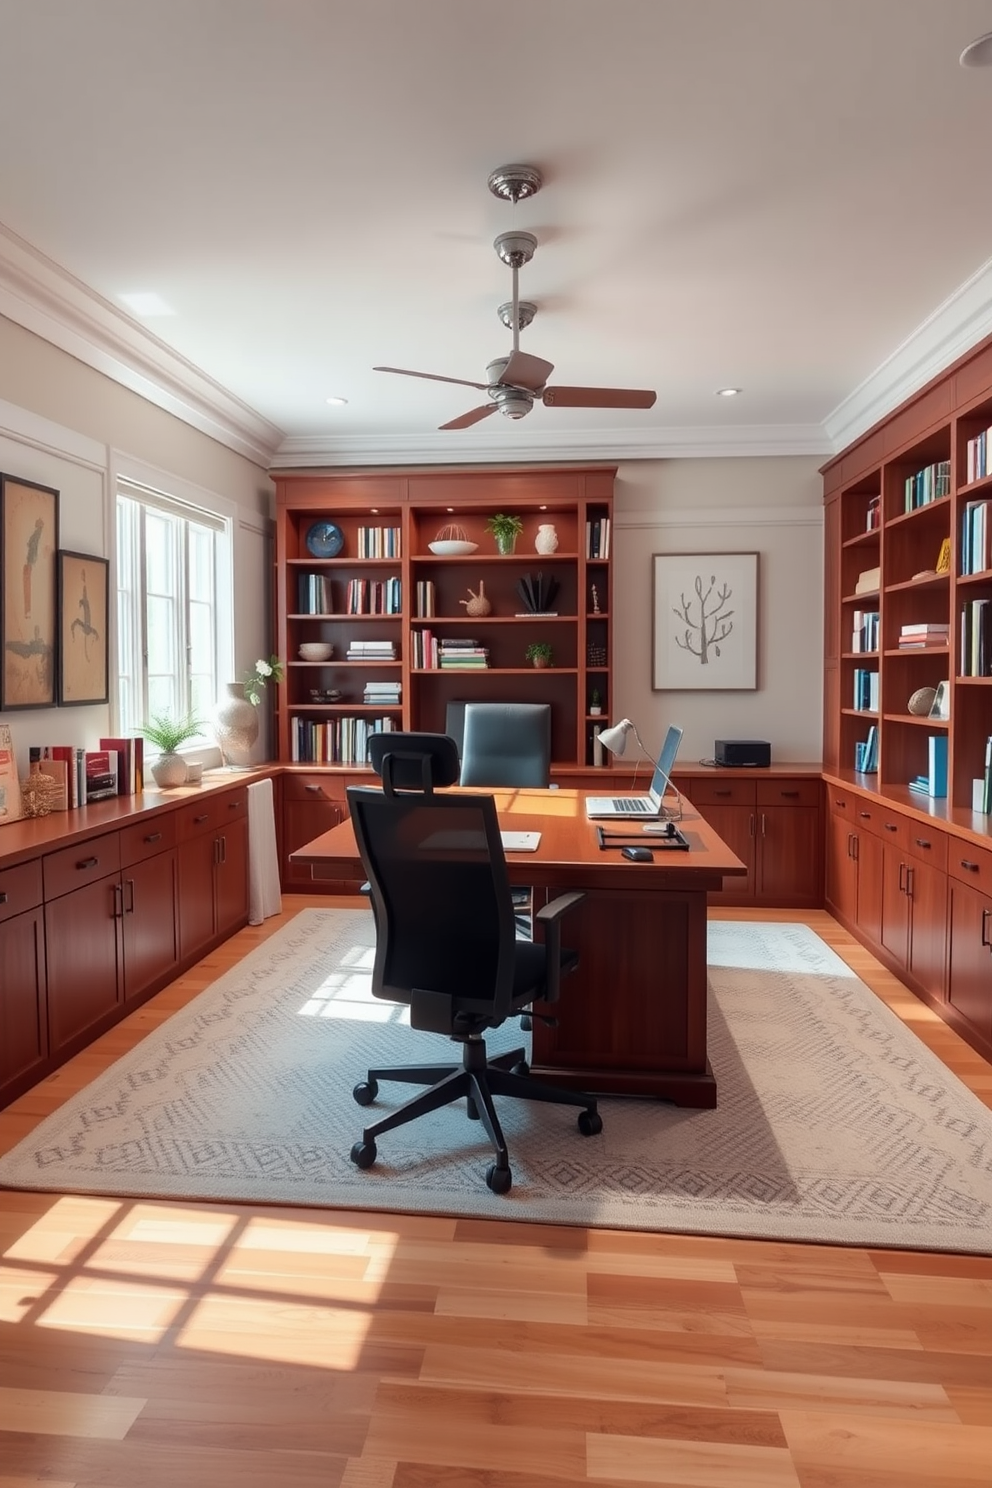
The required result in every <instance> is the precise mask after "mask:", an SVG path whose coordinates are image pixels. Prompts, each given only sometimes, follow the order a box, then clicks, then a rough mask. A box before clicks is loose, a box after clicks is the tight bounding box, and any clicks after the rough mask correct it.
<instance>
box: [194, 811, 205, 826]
mask: <svg viewBox="0 0 992 1488" xmlns="http://www.w3.org/2000/svg"><path fill="white" fill-rule="evenodd" d="M207 816H208V813H207V812H206V811H205V812H204V813H203V815H202V816H194V818H193V825H194V827H198V826H199V825H200V823H201V822H205V821H206V820H207Z"/></svg>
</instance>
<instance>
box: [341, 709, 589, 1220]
mask: <svg viewBox="0 0 992 1488" xmlns="http://www.w3.org/2000/svg"><path fill="white" fill-rule="evenodd" d="M442 737H444V736H442ZM447 743H448V744H449V745H450V747H451V749H452V750H454V748H455V746H454V744H453V742H452V741H451V740H448V741H447ZM455 752H456V753H457V751H455ZM380 765H381V773H382V785H383V788H382V790H381V791H378V790H371V789H369V788H368V787H364V786H350V787H349V788H348V793H347V794H348V805H349V808H350V811H351V818H352V822H353V824H354V828H355V837H356V840H357V842H358V847H359V851H360V852H361V855H362V862H363V864H364V867H365V871H366V873H367V875H368V879H369V885H370V890H371V895H372V905H373V910H374V914H375V922H376V949H375V964H374V968H373V972H372V991H373V993H374V994H375V996H376V997H383V998H386V999H388V1000H389V1001H391V1002H401V1003H408V1004H409V1006H410V1024H411V1026H412V1027H413V1028H417V1029H425V1030H428V1031H430V1032H433V1033H439V1034H444V1035H446V1036H447V1037H448V1038H449V1039H452V1040H454V1042H456V1043H459V1044H461V1046H462V1059H461V1063H460V1064H432V1065H418V1066H404V1067H400V1068H393V1069H370V1070H369V1071H368V1074H367V1076H366V1078H365V1079H364V1080H362V1081H360V1082H359V1084H358V1085H356V1086H355V1092H354V1093H355V1099H356V1101H357V1102H358V1103H359V1105H363V1106H365V1105H370V1104H371V1102H372V1101H374V1100H375V1098H376V1096H377V1094H378V1091H379V1081H380V1080H399V1081H401V1082H403V1083H405V1084H417V1085H419V1084H424V1085H427V1086H429V1088H428V1089H427V1090H425V1091H422V1092H421V1093H420V1094H419V1095H416V1096H414V1097H413V1098H412V1099H411V1100H409V1101H407V1102H406V1103H405V1104H404V1105H402V1106H400V1107H399V1109H398V1110H396V1111H393V1112H391V1113H390V1114H389V1115H387V1116H384V1117H382V1119H381V1120H379V1121H376V1122H373V1123H372V1124H371V1125H370V1126H367V1127H366V1128H365V1131H364V1132H363V1134H362V1139H361V1141H359V1142H356V1143H355V1145H354V1147H353V1148H352V1149H351V1158H352V1161H353V1162H354V1163H355V1164H356V1165H357V1166H358V1167H360V1168H368V1167H371V1165H372V1164H373V1163H374V1162H375V1160H376V1156H377V1148H376V1139H377V1138H378V1137H380V1136H382V1135H383V1133H385V1132H387V1131H391V1130H392V1129H393V1128H394V1127H398V1126H404V1125H406V1124H407V1122H410V1121H415V1120H416V1119H417V1118H418V1117H420V1116H424V1115H426V1114H427V1113H428V1112H430V1111H435V1110H438V1109H439V1108H440V1107H442V1106H446V1105H449V1104H450V1103H451V1102H452V1101H455V1100H458V1099H460V1098H461V1097H462V1096H465V1097H466V1100H467V1108H468V1114H469V1116H470V1117H472V1118H476V1119H481V1121H482V1124H483V1126H484V1127H485V1129H486V1131H487V1132H488V1134H489V1139H490V1141H491V1142H492V1144H493V1148H494V1149H495V1153H496V1158H495V1161H494V1162H493V1163H492V1164H491V1165H490V1167H489V1169H488V1171H487V1173H486V1182H487V1183H488V1185H489V1187H490V1188H491V1189H492V1191H493V1192H494V1193H506V1192H508V1190H509V1188H510V1185H511V1182H512V1175H511V1172H510V1163H509V1157H508V1154H507V1150H506V1142H505V1139H504V1137H503V1132H502V1129H501V1127H500V1123H499V1118H498V1116H497V1114H496V1108H495V1105H494V1103H493V1097H494V1096H496V1095H504V1096H514V1097H517V1098H522V1099H524V1100H533V1101H547V1102H551V1103H554V1104H556V1105H568V1106H579V1107H581V1108H582V1109H581V1111H580V1114H579V1130H580V1132H582V1134H583V1135H584V1136H594V1135H595V1134H596V1133H597V1132H600V1131H602V1126H603V1124H602V1120H601V1118H600V1115H599V1112H598V1110H597V1107H596V1101H595V1098H594V1097H593V1096H590V1095H585V1094H581V1093H579V1092H573V1091H566V1090H561V1089H558V1088H557V1087H556V1086H552V1085H544V1084H542V1083H540V1082H539V1081H537V1080H532V1079H530V1077H529V1070H528V1066H527V1062H526V1051H525V1050H524V1049H522V1048H520V1049H514V1050H512V1051H511V1052H510V1053H508V1054H500V1055H498V1056H497V1057H495V1058H494V1059H492V1060H490V1059H489V1058H488V1056H487V1052H486V1045H485V1039H484V1034H485V1031H486V1029H487V1028H498V1027H499V1026H500V1024H502V1023H503V1022H505V1021H506V1019H507V1018H509V1017H512V1016H514V1015H515V1014H517V1013H519V1011H520V1010H521V1009H522V1008H525V1007H527V1006H529V1004H531V1003H532V1002H534V1001H535V1000H538V999H540V1000H542V1001H546V1002H554V1001H556V1000H557V998H558V994H559V986H560V981H561V978H562V976H563V975H565V974H566V973H568V972H570V971H572V970H574V968H575V967H576V966H577V964H578V957H577V955H576V954H575V952H573V951H568V950H565V949H563V948H562V945H561V928H560V921H561V918H562V916H563V915H564V914H565V913H566V911H567V910H569V909H571V908H572V907H573V905H575V904H577V903H579V901H580V900H581V899H582V898H583V895H582V894H579V893H573V894H564V895H562V896H561V897H560V898H559V899H556V900H555V901H554V903H552V904H549V905H547V906H545V908H543V909H542V910H541V911H540V912H539V914H538V916H537V919H538V922H539V924H540V925H541V926H542V927H543V930H544V940H543V942H532V941H518V940H517V939H516V938H515V935H514V925H513V906H512V901H511V897H510V884H509V879H508V877H507V871H506V862H505V859H504V857H503V846H502V842H501V841H500V835H499V824H498V821H497V817H496V807H495V803H494V801H493V799H492V797H491V796H484V795H459V794H453V795H436V794H435V793H434V791H433V769H434V767H433V765H432V764H431V763H428V764H425V765H422V766H421V781H420V785H419V786H414V787H413V788H411V789H403V788H402V787H400V786H399V785H398V781H399V780H400V779H401V778H403V779H404V780H405V781H410V780H412V779H413V778H414V776H415V774H416V768H417V767H416V764H415V762H414V759H413V757H412V755H411V753H410V752H409V751H404V757H403V758H402V759H399V758H396V759H394V757H392V756H391V755H390V754H389V752H388V750H387V751H386V752H385V753H384V754H383V755H382V756H381V758H380ZM410 771H413V774H412V775H411V774H410V773H409V772H410Z"/></svg>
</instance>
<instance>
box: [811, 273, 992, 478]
mask: <svg viewBox="0 0 992 1488" xmlns="http://www.w3.org/2000/svg"><path fill="white" fill-rule="evenodd" d="M990 332H992V258H990V259H987V260H986V261H985V263H983V264H982V266H981V268H979V269H977V270H976V272H975V273H974V274H972V276H971V278H970V279H966V280H965V282H964V283H963V284H961V285H959V286H958V288H957V289H956V290H954V292H953V294H950V295H948V297H947V299H946V300H944V301H943V303H942V304H940V305H938V306H937V308H936V310H934V311H933V313H932V314H931V315H928V316H927V318H926V320H924V321H923V322H922V323H921V324H920V325H918V326H917V327H916V330H915V331H913V332H912V333H911V334H910V335H909V336H907V337H906V340H905V341H903V342H902V344H901V345H900V346H897V347H896V349H895V351H894V352H892V354H891V356H888V357H886V359H885V361H884V362H883V363H882V364H881V366H880V367H877V368H876V369H875V371H874V372H872V373H871V375H870V376H869V377H866V378H865V380H864V382H862V383H861V384H860V385H859V386H858V387H856V388H855V389H854V392H853V393H850V394H849V395H848V397H846V398H845V399H844V400H843V402H842V403H838V405H837V407H836V408H835V409H834V410H833V412H832V413H830V414H828V415H827V417H826V418H825V419H824V421H823V428H824V430H825V432H826V434H827V436H828V438H829V440H830V442H831V445H832V453H834V454H838V453H839V452H840V451H841V450H842V449H846V448H847V447H848V445H849V444H853V443H854V441H855V440H856V439H860V437H861V435H862V434H864V433H865V432H866V430H868V429H870V428H872V426H873V425H875V424H877V423H878V422H879V421H880V420H881V419H884V418H885V417H886V416H887V415H888V414H890V413H892V412H893V410H894V409H896V408H898V407H899V405H900V404H901V403H904V402H905V400H906V399H907V398H909V397H911V396H912V395H913V393H916V392H919V390H920V388H922V387H925V386H926V384H927V383H928V382H930V380H931V379H932V378H934V377H936V376H938V374H939V373H941V372H943V371H944V369H945V368H946V367H949V366H950V365H951V363H952V362H955V361H957V359H958V357H960V356H963V355H964V354H965V352H967V351H969V350H970V349H971V347H972V346H975V345H976V344H977V343H978V342H979V341H981V340H982V339H983V338H984V337H985V336H987V335H989V333H990Z"/></svg>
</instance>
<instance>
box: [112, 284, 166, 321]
mask: <svg viewBox="0 0 992 1488" xmlns="http://www.w3.org/2000/svg"><path fill="white" fill-rule="evenodd" d="M118 299H121V300H123V301H124V303H125V305H126V306H127V308H128V309H129V310H133V311H134V313H135V315H175V313H176V312H175V310H173V308H172V306H171V305H167V304H166V303H165V301H164V300H163V298H162V296H161V295H160V294H156V292H155V291H154V290H153V289H139V290H135V292H134V293H133V294H122V295H118Z"/></svg>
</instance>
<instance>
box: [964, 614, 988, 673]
mask: <svg viewBox="0 0 992 1488" xmlns="http://www.w3.org/2000/svg"><path fill="white" fill-rule="evenodd" d="M961 676H962V677H992V600H989V599H970V600H969V601H968V603H967V604H965V605H963V606H962V608H961Z"/></svg>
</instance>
